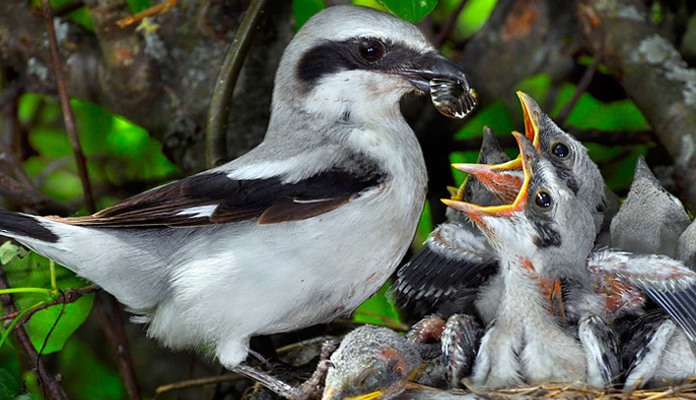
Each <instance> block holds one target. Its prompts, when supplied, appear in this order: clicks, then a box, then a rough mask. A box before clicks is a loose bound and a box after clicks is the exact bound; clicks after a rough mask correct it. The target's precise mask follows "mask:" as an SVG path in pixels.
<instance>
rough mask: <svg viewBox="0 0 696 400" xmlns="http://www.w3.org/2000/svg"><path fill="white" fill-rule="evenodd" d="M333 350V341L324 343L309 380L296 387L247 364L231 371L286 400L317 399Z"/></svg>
mask: <svg viewBox="0 0 696 400" xmlns="http://www.w3.org/2000/svg"><path fill="white" fill-rule="evenodd" d="M334 350H336V343H335V342H334V341H327V342H325V343H324V344H323V345H322V348H321V355H320V356H319V363H318V364H317V368H316V370H315V371H314V372H313V373H312V376H310V377H309V379H307V380H306V381H305V382H304V383H302V384H301V385H300V386H297V387H296V386H292V385H290V384H287V383H285V382H283V381H282V380H280V379H278V378H276V377H275V376H273V375H271V374H269V373H266V372H263V371H261V370H259V369H256V368H254V367H252V366H250V365H247V364H240V365H238V366H236V367H234V368H233V369H232V370H233V371H234V372H236V373H238V374H241V375H244V376H246V377H248V378H251V379H253V380H255V381H256V382H258V383H260V384H261V385H263V386H264V387H266V388H267V389H268V390H270V391H272V392H273V393H275V394H277V395H278V396H281V397H283V398H286V399H288V400H308V399H311V398H315V397H317V395H318V394H319V393H320V392H321V390H322V383H323V382H324V378H325V377H326V372H327V371H328V369H329V367H330V366H331V361H329V357H330V356H331V353H332V352H333V351H334Z"/></svg>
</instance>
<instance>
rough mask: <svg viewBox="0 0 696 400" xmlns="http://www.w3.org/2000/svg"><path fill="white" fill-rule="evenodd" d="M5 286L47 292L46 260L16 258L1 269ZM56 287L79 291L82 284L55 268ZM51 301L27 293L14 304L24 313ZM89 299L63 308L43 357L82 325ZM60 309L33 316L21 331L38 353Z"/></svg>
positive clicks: (61, 344) (49, 280)
mask: <svg viewBox="0 0 696 400" xmlns="http://www.w3.org/2000/svg"><path fill="white" fill-rule="evenodd" d="M4 269H5V273H6V274H7V279H8V282H9V284H10V285H9V286H10V287H12V288H23V287H36V288H46V289H50V288H51V275H50V269H49V260H48V259H46V258H44V257H41V256H39V255H38V254H36V253H32V252H30V253H27V254H26V255H25V256H24V257H22V258H16V259H14V260H12V261H11V262H10V263H9V264H7V265H5V267H4ZM56 275H57V278H58V287H59V288H61V289H67V288H75V287H83V286H85V284H86V283H85V281H84V280H82V279H79V278H77V277H76V276H75V275H74V274H73V273H72V272H70V271H68V270H66V269H65V268H61V267H56ZM51 300H53V299H52V298H50V297H49V296H47V295H45V294H41V293H27V294H19V295H15V302H16V304H17V307H18V308H19V309H20V310H27V309H29V308H31V307H33V306H35V305H36V304H39V303H41V302H49V301H51ZM92 301H93V296H91V295H90V296H85V297H83V298H81V299H79V300H78V301H76V302H74V303H70V304H67V305H66V306H65V309H64V310H63V312H62V315H61V318H60V319H59V320H58V323H57V325H56V327H55V328H54V329H53V331H52V332H51V335H50V336H49V337H48V341H47V342H46V346H45V347H44V351H43V353H44V354H48V353H52V352H55V351H59V350H60V349H61V348H62V347H63V345H64V343H65V341H66V340H67V339H68V338H69V337H70V336H71V335H72V333H73V332H74V331H75V329H77V328H78V327H79V326H80V325H82V323H83V322H84V320H85V318H87V315H88V314H89V311H90V310H91V308H92ZM61 308H62V306H61V305H55V306H52V307H49V308H47V309H45V310H41V311H39V312H37V313H36V314H34V315H33V316H32V317H31V318H30V319H29V321H28V322H27V324H26V325H25V327H26V328H27V333H28V334H29V337H30V338H31V341H32V343H33V344H34V346H35V347H36V348H37V349H40V348H41V347H42V346H43V344H44V341H46V337H47V335H48V332H49V330H50V329H51V327H52V326H53V324H54V323H55V322H56V320H57V318H58V315H59V314H61Z"/></svg>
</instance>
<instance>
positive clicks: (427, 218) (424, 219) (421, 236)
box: [413, 201, 433, 248]
mask: <svg viewBox="0 0 696 400" xmlns="http://www.w3.org/2000/svg"><path fill="white" fill-rule="evenodd" d="M432 231H433V220H432V217H431V215H430V203H429V202H427V201H426V202H425V207H423V212H422V213H421V217H420V220H419V221H418V228H416V236H415V237H414V238H413V245H414V246H415V247H416V248H420V246H421V245H422V244H423V242H425V239H427V237H428V235H429V234H430V232H432Z"/></svg>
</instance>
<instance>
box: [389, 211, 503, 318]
mask: <svg viewBox="0 0 696 400" xmlns="http://www.w3.org/2000/svg"><path fill="white" fill-rule="evenodd" d="M465 223H466V222H446V223H443V224H441V225H440V226H438V227H437V228H436V229H435V230H434V231H433V232H432V233H431V234H430V236H429V237H428V240H427V241H426V242H425V244H424V245H423V247H422V248H421V249H420V250H419V251H418V253H416V254H415V255H414V256H413V258H411V260H410V261H409V262H408V263H407V264H405V265H404V266H403V267H401V268H400V269H399V271H397V275H396V281H395V282H394V286H393V289H392V293H393V295H394V298H395V301H396V304H397V306H398V307H399V308H400V309H401V310H402V311H404V312H405V313H406V314H415V316H416V317H418V314H420V315H424V314H429V313H432V312H435V311H438V312H440V313H441V314H444V315H445V316H447V315H449V314H452V313H456V312H471V306H472V303H473V301H474V299H475V297H476V293H477V292H478V288H479V286H481V285H482V284H483V283H484V282H486V281H487V280H488V278H489V277H490V276H492V275H494V274H495V273H496V272H497V270H498V263H497V260H496V259H495V258H494V257H493V255H492V253H493V252H492V250H491V249H490V248H489V247H488V245H487V242H486V239H485V238H484V237H483V236H481V235H478V234H476V233H475V232H474V231H472V230H470V229H468V228H467V227H466V226H463V224H465Z"/></svg>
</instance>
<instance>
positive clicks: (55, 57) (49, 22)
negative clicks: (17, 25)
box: [41, 0, 96, 213]
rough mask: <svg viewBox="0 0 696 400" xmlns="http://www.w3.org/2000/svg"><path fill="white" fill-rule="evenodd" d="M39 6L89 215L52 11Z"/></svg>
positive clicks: (88, 189)
mask: <svg viewBox="0 0 696 400" xmlns="http://www.w3.org/2000/svg"><path fill="white" fill-rule="evenodd" d="M41 4H42V5H43V15H44V22H45V23H46V30H47V31H48V44H49V47H50V50H51V67H52V68H53V73H54V74H55V77H56V86H57V88H58V98H59V99H60V107H61V110H62V111H63V121H64V123H65V130H66V131H67V132H68V137H69V138H70V145H71V146H72V149H73V154H74V155H75V163H76V164H77V175H78V176H79V177H80V182H81V183H82V191H83V196H84V198H85V206H86V207H87V210H88V211H89V212H90V213H93V212H95V211H96V207H95V205H94V197H93V196H92V185H91V184H90V182H89V175H88V173H87V162H86V161H85V155H84V153H83V152H82V146H81V145H80V138H79V137H78V136H77V128H76V126H75V115H73V112H72V109H71V108H70V98H69V97H68V91H67V88H66V85H65V77H64V76H63V64H62V62H61V60H60V53H59V52H58V40H57V39H56V31H55V27H54V26H53V11H52V10H51V5H50V4H49V2H48V0H41Z"/></svg>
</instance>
